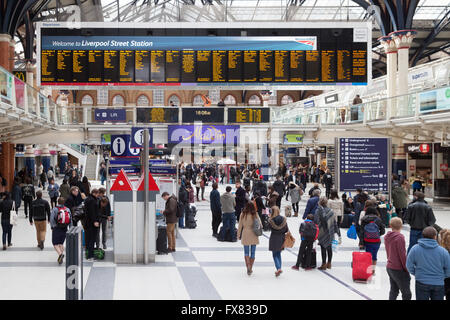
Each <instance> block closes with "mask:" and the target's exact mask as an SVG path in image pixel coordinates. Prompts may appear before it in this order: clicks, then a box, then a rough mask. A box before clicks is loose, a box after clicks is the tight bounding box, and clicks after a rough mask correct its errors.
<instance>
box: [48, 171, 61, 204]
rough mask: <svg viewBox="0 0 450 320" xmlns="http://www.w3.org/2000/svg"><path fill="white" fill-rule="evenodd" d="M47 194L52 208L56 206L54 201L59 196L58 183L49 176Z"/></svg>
mask: <svg viewBox="0 0 450 320" xmlns="http://www.w3.org/2000/svg"><path fill="white" fill-rule="evenodd" d="M47 191H48V196H49V197H50V202H51V204H52V209H53V208H54V207H56V202H57V200H58V197H59V185H58V184H57V183H55V179H53V178H51V179H49V180H48V187H47Z"/></svg>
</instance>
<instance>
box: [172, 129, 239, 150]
mask: <svg viewBox="0 0 450 320" xmlns="http://www.w3.org/2000/svg"><path fill="white" fill-rule="evenodd" d="M168 143H169V144H192V143H193V144H232V145H237V144H238V143H239V126H223V125H222V126H215V125H204V126H202V125H198V126H197V125H185V126H177V125H173V126H171V125H169V127H168Z"/></svg>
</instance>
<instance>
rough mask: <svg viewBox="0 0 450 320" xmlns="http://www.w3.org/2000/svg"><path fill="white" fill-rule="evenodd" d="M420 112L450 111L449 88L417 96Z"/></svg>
mask: <svg viewBox="0 0 450 320" xmlns="http://www.w3.org/2000/svg"><path fill="white" fill-rule="evenodd" d="M419 101H420V112H430V111H438V110H445V109H450V87H447V88H441V89H437V90H432V91H427V92H422V93H420V94H419Z"/></svg>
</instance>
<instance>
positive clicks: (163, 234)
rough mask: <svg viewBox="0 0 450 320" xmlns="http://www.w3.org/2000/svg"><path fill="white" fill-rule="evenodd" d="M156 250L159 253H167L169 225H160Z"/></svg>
mask: <svg viewBox="0 0 450 320" xmlns="http://www.w3.org/2000/svg"><path fill="white" fill-rule="evenodd" d="M156 251H157V252H158V254H167V253H169V250H168V248H167V226H165V225H158V238H156Z"/></svg>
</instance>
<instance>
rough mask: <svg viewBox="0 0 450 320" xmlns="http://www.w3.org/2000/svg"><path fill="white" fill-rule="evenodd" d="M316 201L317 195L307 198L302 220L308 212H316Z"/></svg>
mask: <svg viewBox="0 0 450 320" xmlns="http://www.w3.org/2000/svg"><path fill="white" fill-rule="evenodd" d="M318 203H319V197H312V198H309V200H308V202H307V203H306V208H305V213H303V220H305V219H306V216H307V215H308V214H310V213H311V214H314V213H316V210H317V204H318Z"/></svg>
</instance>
